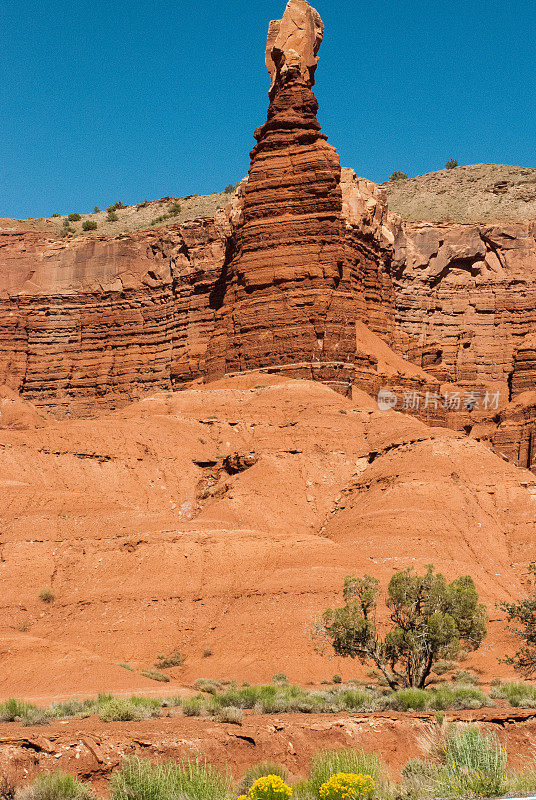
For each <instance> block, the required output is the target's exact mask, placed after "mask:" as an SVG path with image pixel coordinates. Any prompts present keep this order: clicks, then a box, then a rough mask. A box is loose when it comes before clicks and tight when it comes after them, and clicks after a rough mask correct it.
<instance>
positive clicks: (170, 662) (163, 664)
mask: <svg viewBox="0 0 536 800" xmlns="http://www.w3.org/2000/svg"><path fill="white" fill-rule="evenodd" d="M185 661H186V656H183V655H182V653H179V651H178V650H177V651H176V652H175V653H172V654H171V655H170V656H166V655H164V654H163V653H159V654H158V655H157V657H156V661H155V667H156V668H157V669H169V668H170V667H182V665H183V664H184V662H185Z"/></svg>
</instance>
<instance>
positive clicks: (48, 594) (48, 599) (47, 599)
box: [39, 586, 54, 603]
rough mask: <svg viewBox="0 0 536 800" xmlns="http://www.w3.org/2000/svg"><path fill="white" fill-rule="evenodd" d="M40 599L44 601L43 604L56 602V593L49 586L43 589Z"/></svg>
mask: <svg viewBox="0 0 536 800" xmlns="http://www.w3.org/2000/svg"><path fill="white" fill-rule="evenodd" d="M39 599H40V600H42V601H43V603H53V602H54V592H53V591H52V589H51V588H50V587H48V586H46V587H45V588H44V589H41V591H40V592H39Z"/></svg>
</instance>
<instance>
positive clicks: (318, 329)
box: [207, 0, 393, 390]
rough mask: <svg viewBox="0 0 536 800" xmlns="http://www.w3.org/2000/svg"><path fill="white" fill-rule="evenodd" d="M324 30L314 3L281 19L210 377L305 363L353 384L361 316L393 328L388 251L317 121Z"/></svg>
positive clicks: (294, 2)
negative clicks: (355, 211) (354, 212)
mask: <svg viewBox="0 0 536 800" xmlns="http://www.w3.org/2000/svg"><path fill="white" fill-rule="evenodd" d="M322 32H323V26H322V24H321V21H320V18H319V16H318V14H317V12H316V11H315V10H314V9H312V8H311V7H310V6H309V4H308V3H307V2H306V1H305V0H290V2H289V3H288V5H287V8H286V11H285V14H284V16H283V19H282V20H281V21H279V22H274V23H271V25H270V29H269V34H268V46H267V58H266V61H267V65H268V68H269V71H270V73H271V77H272V85H271V89H270V100H271V102H270V107H269V110H268V119H267V122H266V123H265V124H264V125H263V126H262V127H261V128H259V129H258V130H257V131H256V133H255V138H256V139H257V145H256V147H255V148H254V150H253V152H252V154H251V167H250V171H249V180H248V182H247V184H246V186H245V190H244V197H243V206H242V218H241V223H240V225H239V227H238V228H237V230H236V231H235V234H234V238H233V252H232V254H231V258H230V260H229V262H228V264H226V266H225V270H224V274H223V275H222V282H221V297H220V298H219V305H220V307H219V309H218V312H217V316H216V324H215V334H214V339H213V341H212V342H211V344H210V348H209V355H208V359H207V363H208V369H207V378H208V379H209V380H211V379H214V378H219V377H222V376H223V375H225V374H229V373H235V372H243V371H248V370H252V369H259V368H266V367H270V368H278V367H281V368H285V369H286V370H287V371H288V369H289V368H290V367H291V366H293V368H294V370H295V372H294V374H297V375H301V374H302V372H303V371H304V370H305V371H306V372H310V371H311V370H312V374H313V375H314V376H315V377H317V378H318V379H321V380H325V381H327V382H328V383H330V384H331V385H333V386H334V387H335V388H339V389H340V388H343V390H344V388H345V387H346V388H348V387H349V386H350V385H351V383H352V381H353V378H354V372H355V370H354V367H355V354H356V326H355V323H356V320H362V321H366V322H371V323H372V325H373V329H374V330H376V331H377V332H381V333H382V334H384V335H385V334H389V333H392V329H393V317H392V306H391V287H390V283H389V280H388V278H387V276H386V270H387V268H388V257H387V250H382V248H381V246H380V245H379V243H378V242H377V241H376V240H375V239H374V237H373V236H372V235H368V236H367V234H366V232H365V231H362V230H357V229H355V228H354V227H353V226H351V225H347V224H346V221H345V219H344V217H343V193H342V189H341V167H340V161H339V157H338V155H337V152H336V151H335V149H334V148H333V147H331V146H330V145H329V144H328V143H327V138H326V136H325V135H324V134H323V133H321V130H320V125H319V123H318V121H317V118H316V113H317V110H318V103H317V101H316V99H315V97H314V95H313V93H312V91H311V87H312V85H313V83H314V79H313V76H314V70H315V68H316V63H317V60H318V58H317V52H318V48H319V46H320V43H321V40H322Z"/></svg>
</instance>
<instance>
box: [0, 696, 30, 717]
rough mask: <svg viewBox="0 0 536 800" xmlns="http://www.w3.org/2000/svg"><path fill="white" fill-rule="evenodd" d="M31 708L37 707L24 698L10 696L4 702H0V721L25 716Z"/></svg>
mask: <svg viewBox="0 0 536 800" xmlns="http://www.w3.org/2000/svg"><path fill="white" fill-rule="evenodd" d="M33 709H37V707H36V706H33V705H32V704H31V703H26V702H25V701H24V700H16V699H15V698H14V697H10V699H9V700H6V702H5V703H2V704H0V722H15V720H16V719H18V718H19V717H24V716H26V715H27V714H28V713H29V712H30V711H31V710H33Z"/></svg>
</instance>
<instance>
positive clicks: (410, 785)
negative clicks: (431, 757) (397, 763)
mask: <svg viewBox="0 0 536 800" xmlns="http://www.w3.org/2000/svg"><path fill="white" fill-rule="evenodd" d="M440 771H441V768H440V767H438V766H437V765H436V764H434V763H433V762H431V761H423V759H421V758H410V759H409V761H407V762H406V764H405V766H404V768H403V769H402V795H403V796H404V795H409V796H410V797H430V796H433V794H434V789H435V787H436V786H437V783H438V781H439V775H440Z"/></svg>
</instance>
